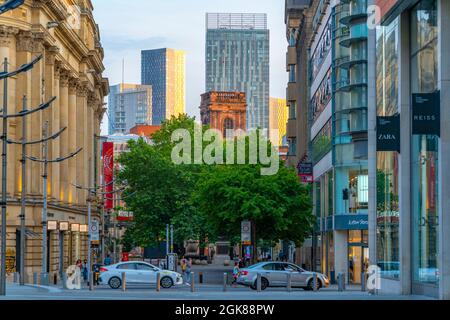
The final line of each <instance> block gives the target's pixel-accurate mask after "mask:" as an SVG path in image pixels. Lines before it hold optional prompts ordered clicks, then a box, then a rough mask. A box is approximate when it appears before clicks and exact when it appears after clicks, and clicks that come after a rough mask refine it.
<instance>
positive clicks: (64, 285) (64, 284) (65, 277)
mask: <svg viewBox="0 0 450 320" xmlns="http://www.w3.org/2000/svg"><path fill="white" fill-rule="evenodd" d="M61 281H62V285H63V289H67V274H66V273H65V272H63V273H62V275H61Z"/></svg>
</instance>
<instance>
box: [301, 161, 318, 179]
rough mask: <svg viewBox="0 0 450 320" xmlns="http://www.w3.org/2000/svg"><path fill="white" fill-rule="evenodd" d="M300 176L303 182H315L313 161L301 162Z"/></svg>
mask: <svg viewBox="0 0 450 320" xmlns="http://www.w3.org/2000/svg"><path fill="white" fill-rule="evenodd" d="M297 169H298V176H299V177H300V180H301V182H303V183H313V182H314V174H313V164H312V162H300V163H299V164H298V166H297Z"/></svg>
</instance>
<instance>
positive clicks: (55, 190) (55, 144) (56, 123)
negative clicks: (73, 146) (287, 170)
mask: <svg viewBox="0 0 450 320" xmlns="http://www.w3.org/2000/svg"><path fill="white" fill-rule="evenodd" d="M60 72H61V62H59V61H56V62H55V67H54V76H53V94H54V96H55V97H56V100H55V101H54V102H53V105H52V107H51V108H52V109H51V111H52V130H53V132H57V131H59V130H60V129H61V124H60V115H61V112H60V101H61V97H60V83H59V82H60ZM60 139H61V138H58V139H55V140H53V141H52V142H51V146H52V147H51V149H52V158H58V157H59V156H61V152H60V149H61V148H60V146H61V141H60ZM60 170H61V165H60V164H59V163H53V164H52V166H51V172H52V198H53V199H54V200H55V201H57V202H58V201H62V200H61V198H60V191H61V181H60V179H61V175H60Z"/></svg>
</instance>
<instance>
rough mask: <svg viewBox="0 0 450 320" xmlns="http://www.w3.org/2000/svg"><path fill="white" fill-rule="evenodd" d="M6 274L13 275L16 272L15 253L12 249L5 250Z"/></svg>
mask: <svg viewBox="0 0 450 320" xmlns="http://www.w3.org/2000/svg"><path fill="white" fill-rule="evenodd" d="M5 261H6V263H5V265H6V272H7V273H14V272H16V251H15V250H13V249H8V250H6V260H5Z"/></svg>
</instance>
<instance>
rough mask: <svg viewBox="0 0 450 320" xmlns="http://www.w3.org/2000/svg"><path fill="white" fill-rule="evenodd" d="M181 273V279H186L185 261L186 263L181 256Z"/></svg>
mask: <svg viewBox="0 0 450 320" xmlns="http://www.w3.org/2000/svg"><path fill="white" fill-rule="evenodd" d="M180 265H181V273H182V275H183V279H186V267H187V263H186V259H185V258H183V259H181V263H180Z"/></svg>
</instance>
